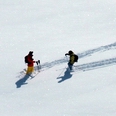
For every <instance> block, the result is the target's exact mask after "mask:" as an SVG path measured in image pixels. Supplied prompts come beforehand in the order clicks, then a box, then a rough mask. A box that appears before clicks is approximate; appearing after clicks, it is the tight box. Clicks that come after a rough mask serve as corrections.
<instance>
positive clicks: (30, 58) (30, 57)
mask: <svg viewBox="0 0 116 116" xmlns="http://www.w3.org/2000/svg"><path fill="white" fill-rule="evenodd" d="M27 60H28V64H27V65H28V66H30V67H32V66H33V65H34V63H35V61H33V58H32V56H30V55H28V57H27Z"/></svg>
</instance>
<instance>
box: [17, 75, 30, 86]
mask: <svg viewBox="0 0 116 116" xmlns="http://www.w3.org/2000/svg"><path fill="white" fill-rule="evenodd" d="M28 78H29V75H25V76H24V77H23V78H21V79H20V80H18V81H17V82H16V83H15V84H16V87H17V88H20V87H21V86H22V85H25V84H27V83H26V80H27V79H28Z"/></svg>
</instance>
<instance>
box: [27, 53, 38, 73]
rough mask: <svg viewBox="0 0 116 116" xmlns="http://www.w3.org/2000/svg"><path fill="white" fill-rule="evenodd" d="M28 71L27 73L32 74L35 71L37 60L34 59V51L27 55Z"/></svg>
mask: <svg viewBox="0 0 116 116" xmlns="http://www.w3.org/2000/svg"><path fill="white" fill-rule="evenodd" d="M27 61H28V63H27V66H28V67H27V71H26V74H31V73H32V72H33V71H34V63H36V61H34V59H33V51H30V52H29V54H28V55H27Z"/></svg>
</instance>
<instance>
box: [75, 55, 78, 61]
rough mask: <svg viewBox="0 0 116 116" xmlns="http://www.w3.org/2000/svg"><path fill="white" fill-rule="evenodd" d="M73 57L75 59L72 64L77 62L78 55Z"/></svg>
mask: <svg viewBox="0 0 116 116" xmlns="http://www.w3.org/2000/svg"><path fill="white" fill-rule="evenodd" d="M74 57H75V59H74V62H78V55H76V54H74Z"/></svg>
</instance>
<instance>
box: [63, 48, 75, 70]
mask: <svg viewBox="0 0 116 116" xmlns="http://www.w3.org/2000/svg"><path fill="white" fill-rule="evenodd" d="M66 55H69V56H70V59H69V62H68V67H69V69H70V70H72V67H73V64H74V63H75V54H74V53H73V51H71V50H70V51H69V52H68V53H66V54H65V56H66Z"/></svg>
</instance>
